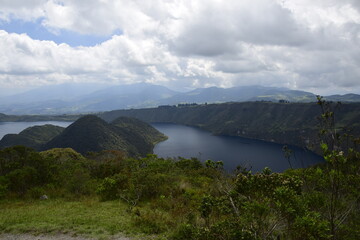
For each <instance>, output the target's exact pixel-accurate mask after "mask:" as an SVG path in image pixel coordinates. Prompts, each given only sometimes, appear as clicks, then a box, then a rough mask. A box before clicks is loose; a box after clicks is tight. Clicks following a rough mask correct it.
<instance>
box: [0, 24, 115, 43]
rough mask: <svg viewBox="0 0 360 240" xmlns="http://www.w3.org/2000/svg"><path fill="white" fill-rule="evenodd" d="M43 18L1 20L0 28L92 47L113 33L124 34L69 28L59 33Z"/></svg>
mask: <svg viewBox="0 0 360 240" xmlns="http://www.w3.org/2000/svg"><path fill="white" fill-rule="evenodd" d="M42 20H43V19H37V20H36V21H34V22H26V21H22V20H18V19H12V20H11V21H10V22H5V21H0V29H1V30H5V31H7V32H8V33H18V34H22V33H26V34H27V35H28V36H29V37H31V38H32V39H36V40H48V41H54V42H55V43H57V44H61V43H66V44H68V45H70V46H72V47H78V46H84V47H90V46H95V45H97V44H101V43H102V42H104V41H107V40H109V39H111V37H112V36H113V35H120V34H122V33H121V31H115V32H114V33H113V34H111V35H108V36H99V35H88V34H79V33H76V32H73V31H68V30H63V29H61V30H59V31H58V34H54V33H51V32H50V31H48V30H47V29H46V28H45V27H44V26H42V25H41V22H42Z"/></svg>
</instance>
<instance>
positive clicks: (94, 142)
mask: <svg viewBox="0 0 360 240" xmlns="http://www.w3.org/2000/svg"><path fill="white" fill-rule="evenodd" d="M138 124H139V125H138ZM149 129H150V130H149ZM164 139H165V136H164V135H162V134H161V133H160V132H158V131H157V130H156V129H154V128H152V127H151V126H149V125H148V124H146V123H141V122H140V121H138V120H137V121H136V120H132V119H127V118H121V119H117V120H115V121H114V124H109V123H107V122H105V121H104V120H102V119H100V118H99V117H96V116H93V115H88V116H85V117H82V118H80V119H78V120H77V121H75V122H74V123H73V124H71V125H70V126H69V127H67V128H66V129H65V130H64V131H63V132H62V133H61V134H59V135H58V136H56V137H55V138H53V139H52V140H51V141H49V142H48V143H46V144H45V145H43V147H42V149H43V150H46V149H52V148H72V149H74V150H76V151H77V152H79V153H82V154H86V153H87V152H99V151H102V150H119V151H122V152H124V153H127V154H128V155H129V156H145V155H146V154H148V153H151V152H152V149H153V147H154V144H155V143H156V142H159V141H161V140H164Z"/></svg>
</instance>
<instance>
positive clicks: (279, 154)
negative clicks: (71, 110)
mask: <svg viewBox="0 0 360 240" xmlns="http://www.w3.org/2000/svg"><path fill="white" fill-rule="evenodd" d="M45 124H52V125H56V126H61V127H67V126H69V125H70V124H71V122H59V121H42V122H0V139H1V138H2V137H3V136H4V135H6V134H8V133H19V132H21V131H22V130H24V129H25V128H28V127H31V126H36V125H45ZM152 126H154V127H155V128H157V129H158V130H159V131H160V132H162V133H164V134H165V135H167V136H168V137H169V139H168V140H166V141H164V142H161V143H158V144H157V145H156V146H155V148H154V153H155V154H157V155H158V156H159V157H164V158H167V157H174V158H176V157H179V156H181V157H185V158H191V157H196V158H198V159H200V160H201V161H205V160H207V159H211V160H213V161H223V162H224V167H225V169H227V170H229V171H232V170H234V169H235V168H236V167H237V166H238V165H241V166H244V167H247V168H251V170H252V171H253V172H257V171H261V170H262V169H264V167H270V168H271V169H272V170H273V171H274V172H282V171H284V170H286V169H288V168H290V164H289V161H288V160H287V159H286V158H285V156H284V152H283V151H282V147H283V145H281V144H276V143H270V142H264V141H259V140H253V139H247V138H241V137H229V136H214V135H212V134H211V133H210V132H207V131H204V130H201V129H198V128H195V127H188V126H184V125H177V124H168V123H154V124H152ZM289 148H291V149H292V150H293V155H292V156H291V159H290V163H291V165H292V167H293V168H299V167H307V166H310V165H314V164H316V163H320V162H323V161H324V160H323V158H322V157H320V156H318V155H316V154H314V153H313V152H310V151H306V150H304V149H301V148H298V147H294V146H289Z"/></svg>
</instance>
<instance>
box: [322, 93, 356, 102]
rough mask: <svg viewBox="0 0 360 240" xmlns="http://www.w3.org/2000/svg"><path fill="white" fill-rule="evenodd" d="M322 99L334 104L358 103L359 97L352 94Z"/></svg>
mask: <svg viewBox="0 0 360 240" xmlns="http://www.w3.org/2000/svg"><path fill="white" fill-rule="evenodd" d="M324 99H325V100H327V101H334V102H360V95H358V94H353V93H350V94H345V95H331V96H326V97H324Z"/></svg>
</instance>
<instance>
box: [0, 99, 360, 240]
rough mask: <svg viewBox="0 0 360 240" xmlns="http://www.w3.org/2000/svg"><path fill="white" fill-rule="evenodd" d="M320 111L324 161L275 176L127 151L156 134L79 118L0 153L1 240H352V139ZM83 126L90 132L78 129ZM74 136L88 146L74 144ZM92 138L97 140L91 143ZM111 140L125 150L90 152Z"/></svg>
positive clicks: (357, 234) (356, 188)
mask: <svg viewBox="0 0 360 240" xmlns="http://www.w3.org/2000/svg"><path fill="white" fill-rule="evenodd" d="M319 104H320V106H321V110H322V112H321V115H320V118H319V120H320V121H319V126H320V127H319V129H318V130H319V131H318V132H319V140H318V142H319V146H320V148H321V150H322V152H323V156H324V158H325V160H326V163H324V164H320V165H317V166H312V167H308V168H303V169H288V170H287V171H285V172H283V173H275V172H272V171H271V169H269V168H265V169H263V171H262V172H258V173H252V172H250V171H249V170H248V169H246V168H243V167H241V166H239V167H238V168H236V169H234V171H233V172H230V173H229V172H226V171H224V168H223V163H222V162H215V161H212V160H207V161H205V162H200V161H199V160H198V159H196V158H191V159H185V158H181V157H179V158H178V159H164V158H159V157H157V156H156V155H153V154H145V152H146V151H142V150H141V149H139V148H137V147H136V146H135V145H133V144H131V143H135V142H136V141H137V140H138V139H141V140H139V141H143V144H145V146H151V144H154V143H155V142H156V141H161V138H164V136H161V135H157V133H156V132H153V133H149V131H150V130H149V131H145V132H144V131H143V129H144V127H145V125H144V126H142V125H141V124H145V123H141V124H140V123H134V122H135V121H138V120H132V119H127V118H123V119H116V120H114V121H113V122H111V123H107V122H105V121H103V120H101V119H100V118H97V117H95V116H86V117H83V118H80V119H79V120H77V121H76V122H75V123H73V124H72V125H70V126H69V127H68V128H66V129H64V130H62V131H61V133H59V134H58V135H56V136H55V137H54V138H52V139H51V140H49V139H47V140H46V143H44V141H45V140H44V141H43V142H41V144H39V145H38V146H39V150H34V149H33V148H30V147H27V146H11V147H6V148H3V149H2V150H0V199H1V200H0V209H1V211H0V233H2V234H7V233H10V234H16V233H28V234H32V235H35V236H36V235H39V234H40V235H41V234H47V235H48V236H51V235H54V234H67V235H69V236H83V237H87V238H95V239H116V238H119V239H120V237H123V236H125V237H127V238H129V239H172V240H180V239H190V240H192V239H193V240H195V239H196V240H197V239H199V240H218V239H225V240H235V239H236V240H238V239H244V240H245V239H249V240H260V239H290V240H292V239H294V240H295V239H296V240H297V239H298V240H300V239H301V240H303V239H314V240H319V239H320V240H322V239H332V240H335V239H346V240H355V239H360V185H359V184H358V183H359V182H360V161H359V160H360V153H359V149H358V144H359V143H360V139H359V138H358V136H357V135H354V136H352V135H351V133H349V132H345V131H342V132H339V131H338V127H337V126H336V125H335V124H334V120H335V116H336V115H334V111H333V105H332V104H329V103H326V102H324V101H322V100H321V99H319ZM144 111H145V110H144ZM209 114H210V113H209ZM89 124H92V125H91V126H92V128H89V127H87V128H83V126H89ZM314 128H315V127H314ZM99 129H100V130H101V131H100V132H101V134H100V132H99ZM124 129H132V130H131V133H129V132H126V131H125V130H124ZM144 133H146V134H144ZM99 134H100V135H99ZM148 134H149V135H148ZM153 134H155V135H157V136H158V137H155V138H154V135H153ZM23 135H25V134H23ZM76 135H77V136H76ZM80 135H83V136H85V139H88V140H89V143H91V144H90V145H86V141H85V142H82V141H84V139H79V138H76V137H78V136H80ZM96 135H99V136H100V138H99V139H98V140H97V141H94V142H93V141H92V137H93V136H96ZM25 136H26V135H25ZM120 136H126V137H123V138H120ZM74 138H75V140H74ZM72 140H74V141H72ZM100 140H101V141H100ZM79 141H81V142H79ZM114 141H116V143H117V144H118V143H123V145H122V146H123V147H122V148H119V149H112V150H109V149H107V150H106V149H105V150H101V148H99V149H98V148H97V147H99V146H98V145H93V144H95V143H96V142H101V143H102V144H107V146H111V144H113V143H114ZM143 144H141V145H143ZM146 144H148V145H146ZM130 145H131V146H130ZM89 147H91V148H92V149H94V150H96V151H88V150H89V149H90V148H89ZM100 147H101V146H100ZM74 149H75V150H74ZM289 154H291V153H289Z"/></svg>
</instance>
